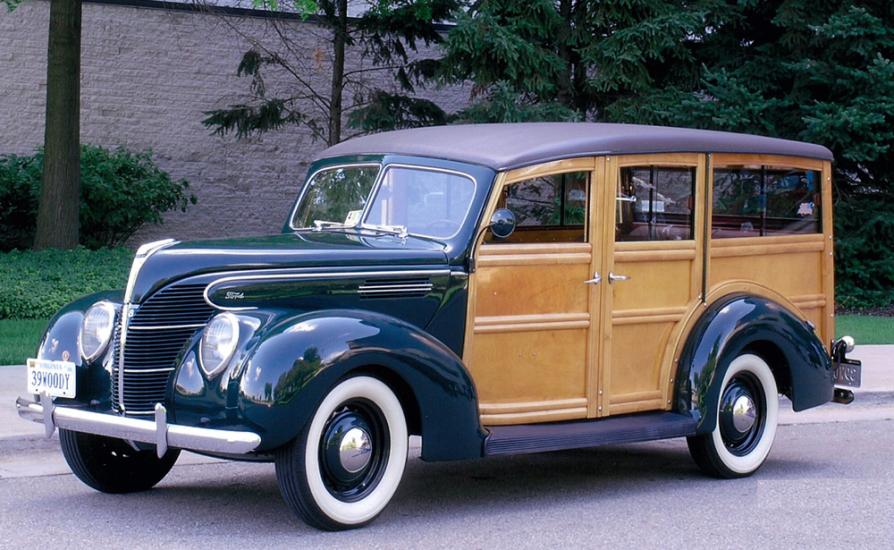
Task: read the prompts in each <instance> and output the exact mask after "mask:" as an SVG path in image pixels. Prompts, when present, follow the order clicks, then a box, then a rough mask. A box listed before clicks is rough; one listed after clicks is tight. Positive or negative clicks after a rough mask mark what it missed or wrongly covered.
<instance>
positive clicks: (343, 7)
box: [328, 0, 348, 145]
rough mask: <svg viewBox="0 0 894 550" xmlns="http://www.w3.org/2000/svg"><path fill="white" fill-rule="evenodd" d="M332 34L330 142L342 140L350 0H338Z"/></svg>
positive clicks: (333, 143)
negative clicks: (343, 94) (343, 92)
mask: <svg viewBox="0 0 894 550" xmlns="http://www.w3.org/2000/svg"><path fill="white" fill-rule="evenodd" d="M337 1H338V5H337V7H336V13H335V15H336V18H337V20H336V22H335V27H334V28H333V35H332V50H333V51H332V88H331V90H330V92H331V93H330V95H329V97H330V104H329V143H328V145H335V144H336V143H339V142H340V141H341V113H342V90H343V89H344V85H345V82H344V81H345V42H346V36H347V33H348V0H337Z"/></svg>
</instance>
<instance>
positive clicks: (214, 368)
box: [199, 313, 239, 376]
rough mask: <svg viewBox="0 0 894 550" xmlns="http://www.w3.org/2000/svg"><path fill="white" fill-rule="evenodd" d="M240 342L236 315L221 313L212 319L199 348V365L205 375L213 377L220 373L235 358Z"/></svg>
mask: <svg viewBox="0 0 894 550" xmlns="http://www.w3.org/2000/svg"><path fill="white" fill-rule="evenodd" d="M238 342H239V321H238V320H237V319H236V316H235V315H233V314H232V313H221V314H220V315H218V316H216V317H214V319H211V322H210V323H208V326H206V327H205V332H204V333H203V334H202V343H201V345H200V346H199V365H200V366H201V367H202V370H203V371H205V374H207V375H208V376H213V375H215V374H217V373H218V372H220V370H221V369H222V368H224V367H225V366H226V364H227V362H228V361H229V360H230V358H231V357H233V352H235V351H236V344H237V343H238Z"/></svg>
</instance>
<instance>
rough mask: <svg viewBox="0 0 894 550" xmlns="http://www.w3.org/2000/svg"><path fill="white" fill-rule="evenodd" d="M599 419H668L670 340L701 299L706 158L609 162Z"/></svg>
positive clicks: (673, 156) (637, 158) (636, 158)
mask: <svg viewBox="0 0 894 550" xmlns="http://www.w3.org/2000/svg"><path fill="white" fill-rule="evenodd" d="M605 175H606V181H605V185H604V186H602V187H603V189H604V190H605V197H604V201H605V202H606V204H613V207H612V208H609V209H607V211H606V216H605V217H604V219H603V223H604V226H603V228H602V231H601V234H602V235H603V237H604V245H603V248H604V250H605V253H606V262H605V268H604V269H605V273H604V276H603V284H602V285H601V286H602V288H601V290H602V296H601V299H602V305H603V311H604V313H603V315H604V316H603V319H602V323H601V326H602V337H601V357H600V358H601V361H602V365H601V367H600V372H601V379H600V384H599V386H600V391H598V392H597V399H596V409H597V416H608V415H615V414H624V413H632V412H639V411H649V410H660V409H668V408H669V407H670V400H671V398H672V395H671V392H672V389H673V373H674V370H673V364H672V363H673V361H672V358H671V357H670V356H669V355H670V354H669V353H667V349H666V348H667V347H668V342H669V340H670V339H671V338H672V337H673V335H674V334H675V332H676V331H677V330H678V329H679V325H680V324H681V322H682V320H683V318H684V316H685V315H686V314H687V311H689V309H690V308H691V307H692V304H694V303H696V302H697V301H698V300H699V299H700V293H701V292H702V279H703V277H704V273H703V261H704V260H703V253H702V251H703V247H704V240H705V239H704V223H703V220H704V216H705V207H704V204H705V202H704V201H705V199H704V196H703V195H704V190H705V188H706V186H705V181H706V180H705V177H706V176H705V156H704V155H701V154H695V153H692V154H652V155H627V156H616V157H609V158H608V159H607V161H606V171H605Z"/></svg>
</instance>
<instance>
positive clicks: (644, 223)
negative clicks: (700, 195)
mask: <svg viewBox="0 0 894 550" xmlns="http://www.w3.org/2000/svg"><path fill="white" fill-rule="evenodd" d="M694 193H695V168H674V167H664V166H636V167H631V168H622V169H621V181H620V184H619V187H618V198H617V212H616V216H617V218H616V220H617V221H616V225H615V240H616V241H618V242H623V241H676V240H689V239H692V238H694V237H693V232H692V227H693V200H694V198H693V197H694Z"/></svg>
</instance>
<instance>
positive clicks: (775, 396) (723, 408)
mask: <svg viewBox="0 0 894 550" xmlns="http://www.w3.org/2000/svg"><path fill="white" fill-rule="evenodd" d="M715 414H716V415H717V416H716V426H715V427H714V430H713V431H712V432H711V433H708V434H703V435H699V436H695V437H690V438H688V439H687V442H688V443H689V452H690V453H691V454H692V458H693V459H694V460H695V463H696V464H698V466H699V468H701V469H702V470H703V471H704V472H705V473H707V474H710V475H713V476H716V477H721V478H736V477H745V476H748V475H751V474H753V473H754V472H755V471H757V469H758V468H760V466H761V465H762V464H763V463H764V460H766V458H767V455H768V454H769V453H770V448H771V447H772V446H773V440H774V439H775V437H776V424H777V420H778V415H779V391H778V389H777V387H776V379H775V378H774V377H773V372H772V371H771V370H770V367H769V366H768V365H767V363H766V362H765V361H764V360H763V359H761V358H760V357H758V356H757V355H753V354H750V353H746V354H743V355H740V356H738V357H736V358H735V359H734V360H733V362H732V363H730V366H729V368H728V369H727V371H726V375H725V376H724V377H723V384H722V386H721V393H720V401H719V406H718V409H717V410H716V411H715Z"/></svg>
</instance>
